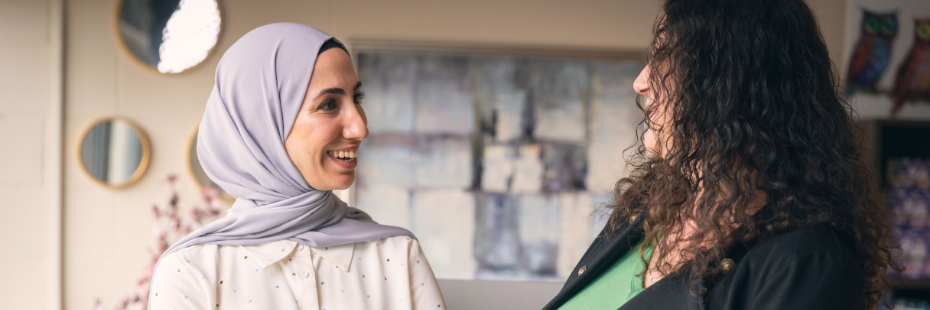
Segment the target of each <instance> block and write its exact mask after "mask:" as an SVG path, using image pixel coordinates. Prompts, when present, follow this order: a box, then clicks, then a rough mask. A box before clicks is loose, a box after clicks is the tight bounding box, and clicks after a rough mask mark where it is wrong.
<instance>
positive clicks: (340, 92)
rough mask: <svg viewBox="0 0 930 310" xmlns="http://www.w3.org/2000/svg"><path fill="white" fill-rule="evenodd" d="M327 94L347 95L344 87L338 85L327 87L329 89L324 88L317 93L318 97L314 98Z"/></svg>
mask: <svg viewBox="0 0 930 310" xmlns="http://www.w3.org/2000/svg"><path fill="white" fill-rule="evenodd" d="M326 94H336V95H345V94H346V91H344V90H342V88H338V87H333V88H327V89H324V90H322V91H320V93H319V94H317V95H316V97H313V99H316V98H320V96H323V95H326Z"/></svg>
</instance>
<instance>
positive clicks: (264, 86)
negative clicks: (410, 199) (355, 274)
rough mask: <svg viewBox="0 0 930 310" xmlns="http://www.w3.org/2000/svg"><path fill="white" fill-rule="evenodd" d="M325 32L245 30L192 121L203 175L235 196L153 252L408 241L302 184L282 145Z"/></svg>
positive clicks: (283, 27)
mask: <svg viewBox="0 0 930 310" xmlns="http://www.w3.org/2000/svg"><path fill="white" fill-rule="evenodd" d="M331 38H332V37H331V36H329V35H327V34H326V33H324V32H322V31H320V30H318V29H316V28H313V27H310V26H306V25H301V24H294V23H277V24H270V25H265V26H262V27H259V28H256V29H254V30H252V31H250V32H249V33H247V34H245V35H244V36H243V37H242V38H240V39H239V40H238V41H236V43H234V44H233V45H232V46H231V47H230V48H229V50H227V51H226V53H225V54H224V55H223V58H222V59H221V60H220V62H219V64H218V65H217V68H216V84H215V85H214V87H213V91H212V92H211V93H210V97H209V99H208V100H207V106H206V111H205V112H204V116H203V120H202V121H201V123H200V129H199V131H198V135H197V156H198V158H199V159H200V163H201V165H202V166H203V169H204V171H205V172H206V173H207V175H208V176H209V177H210V179H212V180H213V181H214V182H215V183H216V184H218V185H219V186H221V187H222V188H223V189H224V190H225V191H226V192H228V193H229V194H230V195H232V196H233V197H236V201H235V203H233V205H232V208H231V209H230V210H229V213H228V215H227V216H225V217H223V218H221V219H219V220H217V221H215V222H213V223H210V224H208V225H206V226H204V227H202V228H200V229H198V230H196V231H194V232H193V233H191V234H190V235H188V236H186V237H184V238H182V239H181V240H179V241H178V242H176V243H175V244H174V245H172V246H171V247H170V248H168V250H167V251H165V253H164V254H162V257H165V256H166V255H168V254H171V253H173V252H176V251H178V250H180V249H183V248H186V247H189V246H193V245H198V244H218V245H255V244H261V243H266V242H271V241H276V240H281V239H290V240H293V241H296V242H298V243H300V244H304V245H307V246H311V247H321V246H334V245H340V244H349V243H355V242H361V241H368V240H374V239H379V238H384V237H391V236H401V235H406V236H410V237H413V234H411V233H410V232H409V231H407V230H406V229H403V228H400V227H393V226H385V225H380V224H377V223H375V222H374V221H372V219H371V218H370V217H369V216H368V215H367V214H365V213H364V212H362V211H360V210H358V209H355V208H351V207H348V206H347V205H346V203H345V202H343V201H341V200H340V199H339V198H337V197H336V196H335V195H334V194H333V193H332V192H331V191H320V190H315V189H313V188H311V187H310V186H309V185H308V184H307V182H306V181H305V180H304V178H303V176H302V175H301V174H300V171H299V170H297V167H296V166H294V164H293V163H292V162H291V160H290V157H288V154H287V151H286V150H285V149H284V140H285V139H286V138H287V135H288V133H290V131H291V127H292V126H293V125H294V121H295V119H296V117H297V113H298V112H299V110H300V106H301V104H302V103H303V100H304V96H305V94H306V92H307V86H308V85H309V84H310V76H311V74H312V70H313V64H314V62H315V61H316V58H317V56H318V52H319V50H320V47H321V46H323V43H324V42H326V41H327V40H329V39H331ZM156 268H157V267H156ZM152 280H153V281H154V280H155V279H152Z"/></svg>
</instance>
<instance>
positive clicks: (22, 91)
mask: <svg viewBox="0 0 930 310" xmlns="http://www.w3.org/2000/svg"><path fill="white" fill-rule="evenodd" d="M60 65H61V1H55V0H4V1H0V72H2V73H0V146H2V147H0V150H2V151H0V236H3V238H2V239H0V240H2V241H0V265H2V266H4V268H2V269H0V300H2V301H3V305H2V307H3V308H5V309H57V308H58V307H59V304H60V298H59V296H60V294H59V292H60V291H59V288H60V275H59V273H60V268H59V266H60V242H59V239H60V221H59V218H60V210H61V209H60V207H61V204H60V202H61V199H60V185H61V159H60V156H61V149H60V145H61V127H60V126H61V97H60V96H61V92H60V89H61V88H60V85H61V84H60V83H61V67H60Z"/></svg>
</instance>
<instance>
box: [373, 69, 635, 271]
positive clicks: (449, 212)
mask: <svg viewBox="0 0 930 310" xmlns="http://www.w3.org/2000/svg"><path fill="white" fill-rule="evenodd" d="M356 55H357V58H358V70H359V79H360V80H361V81H362V83H364V89H365V92H366V97H365V98H366V99H365V101H364V103H363V107H364V109H365V112H366V114H367V117H368V128H369V131H370V136H369V138H368V139H367V140H366V141H365V142H364V143H362V146H361V148H360V159H361V160H360V161H359V166H358V168H357V169H358V179H357V183H356V190H355V202H356V204H357V206H358V207H359V208H361V209H363V210H365V211H367V212H369V213H370V214H371V215H372V217H373V218H374V219H375V220H377V221H379V222H380V223H383V224H388V225H397V226H402V227H406V228H408V229H410V230H411V231H413V232H414V233H415V234H416V235H417V237H418V239H419V241H420V244H421V246H422V248H423V250H424V252H425V253H426V255H427V257H428V258H429V260H430V264H431V265H432V267H433V270H434V272H435V273H436V276H437V277H439V278H444V279H502V280H542V281H547V280H556V281H557V280H563V279H565V278H566V277H567V276H568V273H569V272H571V270H572V269H573V267H574V265H575V263H576V262H577V261H578V260H579V259H580V258H581V255H582V254H584V251H585V250H586V249H587V247H588V245H589V244H590V243H591V241H592V240H593V238H594V237H595V236H596V235H597V234H598V232H600V230H601V228H602V227H603V225H604V224H605V222H606V216H607V215H608V214H607V212H609V211H610V210H609V209H607V208H605V206H607V204H608V203H609V201H610V200H611V197H612V194H611V191H612V189H613V185H614V183H615V182H616V181H617V180H618V179H619V178H620V177H622V176H623V175H624V167H625V161H624V157H623V152H624V150H625V149H627V148H629V147H631V146H633V145H634V143H635V142H636V139H635V129H636V126H637V124H638V122H639V119H640V118H642V113H641V112H640V111H639V110H638V109H637V108H636V104H635V100H636V93H635V92H634V91H633V89H632V84H633V80H634V79H635V78H636V76H637V75H638V74H639V72H640V70H642V68H643V66H644V64H643V62H642V61H641V60H631V59H602V60H600V59H582V58H577V59H575V58H521V57H515V56H506V55H502V56H476V55H472V56H470V55H448V54H447V55H431V54H428V53H398V52H391V53H387V52H383V53H382V52H365V51H359V52H358V53H357V54H356Z"/></svg>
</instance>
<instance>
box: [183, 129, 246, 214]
mask: <svg viewBox="0 0 930 310" xmlns="http://www.w3.org/2000/svg"><path fill="white" fill-rule="evenodd" d="M187 168H188V169H187V170H188V171H189V172H190V173H191V177H193V178H194V182H195V183H197V185H200V188H201V189H212V190H216V197H217V198H219V199H220V200H223V201H226V202H234V201H236V198H233V197H232V196H230V195H229V193H226V191H224V190H223V188H221V187H220V186H219V185H216V183H213V180H211V179H210V177H209V176H207V172H206V171H203V166H201V165H200V159H199V158H197V131H196V130H195V131H194V135H193V137H191V139H190V141H188V143H187Z"/></svg>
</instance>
